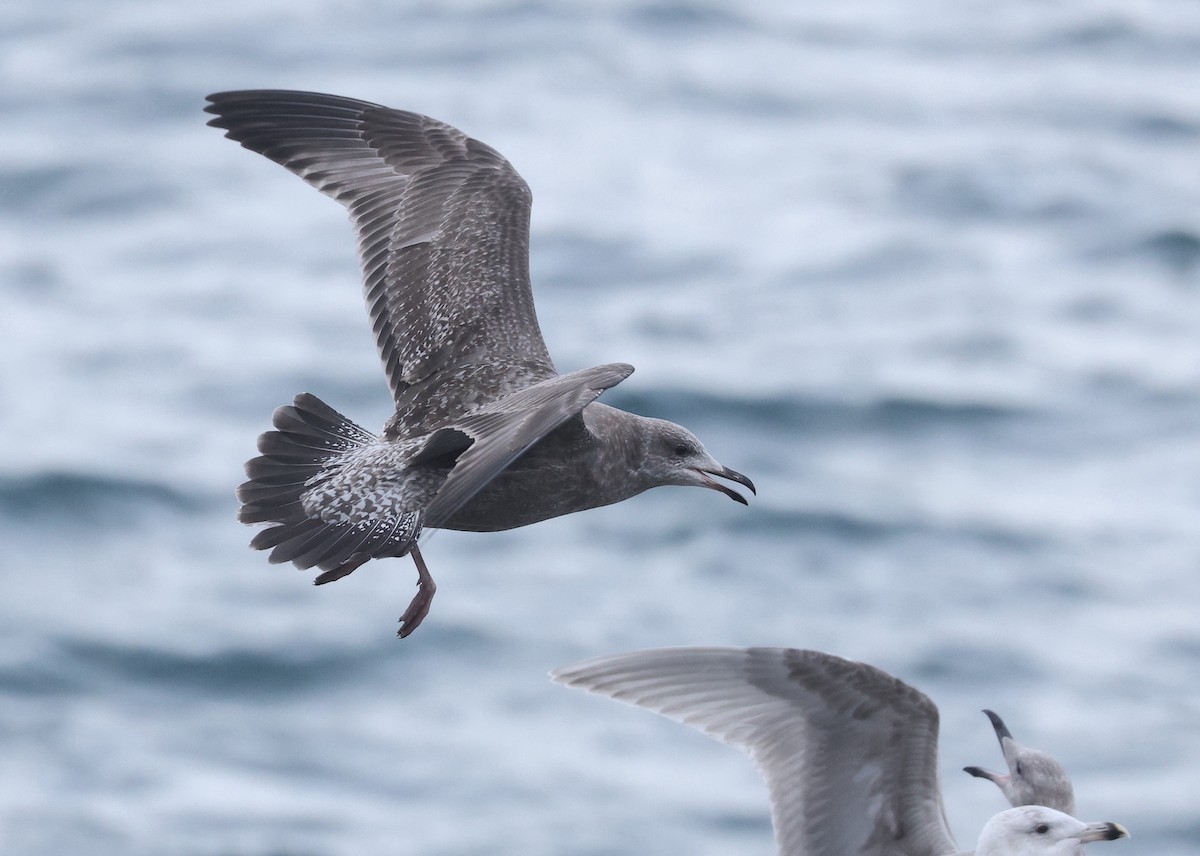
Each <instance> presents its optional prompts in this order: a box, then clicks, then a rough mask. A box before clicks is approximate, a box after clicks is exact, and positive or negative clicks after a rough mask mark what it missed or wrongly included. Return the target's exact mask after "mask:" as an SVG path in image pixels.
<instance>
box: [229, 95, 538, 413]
mask: <svg viewBox="0 0 1200 856" xmlns="http://www.w3.org/2000/svg"><path fill="white" fill-rule="evenodd" d="M209 102H210V104H209V105H208V107H207V108H206V110H207V111H208V112H210V113H215V114H216V115H217V118H215V119H213V120H212V121H210V122H209V124H210V125H214V126H216V127H218V128H223V129H225V131H226V136H228V137H229V138H231V139H233V140H236V141H237V142H239V143H241V144H242V145H243V146H245V147H246V148H248V149H250V150H252V151H255V152H258V153H259V154H262V155H264V156H266V157H268V158H270V159H271V160H273V161H275V162H276V163H279V164H282V165H283V166H284V167H286V168H287V169H289V170H291V171H292V172H293V173H295V174H296V175H298V176H300V177H301V178H303V179H304V180H305V181H307V182H308V183H309V184H311V185H312V186H313V187H315V188H317V189H318V190H320V191H321V192H322V193H325V194H327V195H329V196H331V197H333V198H334V199H336V200H337V201H338V202H340V203H342V204H343V205H345V206H346V207H347V208H348V209H349V211H350V216H351V219H352V221H353V222H354V226H355V229H356V230H357V233H358V241H359V258H360V261H361V263H362V268H363V276H364V293H365V297H366V301H367V306H368V309H369V311H370V314H371V320H372V324H373V328H374V332H375V338H376V343H377V345H378V347H379V354H380V358H381V359H382V361H383V364H384V369H385V371H386V372H387V377H388V381H389V383H390V385H391V388H392V393H393V397H394V398H395V400H396V403H397V406H398V408H401V409H403V407H414V406H415V408H416V410H417V411H418V412H419V411H421V410H422V409H423V407H427V406H433V407H435V409H441V410H446V409H449V410H450V411H453V410H454V409H455V408H454V407H452V406H451V407H449V408H446V407H445V406H444V405H442V406H438V404H437V402H435V403H434V404H432V405H430V404H428V403H425V402H421V401H419V400H418V401H414V400H412V399H413V395H412V393H411V392H409V390H410V387H412V386H413V385H415V384H420V385H421V389H423V390H425V391H426V393H427V394H428V395H433V396H437V397H439V398H441V399H453V398H455V397H456V396H458V395H461V394H463V392H464V390H463V389H462V388H461V387H460V385H459V384H458V383H456V381H455V376H456V373H459V374H461V371H460V370H461V369H462V368H463V367H464V366H469V365H472V364H477V363H486V364H493V365H504V366H511V367H513V369H514V371H515V372H516V374H517V375H518V376H524V377H527V378H528V382H530V383H532V382H535V381H537V380H541V379H544V378H548V377H552V376H554V374H555V371H554V366H553V363H552V361H551V359H550V355H549V353H548V352H547V351H546V345H545V342H544V341H543V340H542V334H541V330H540V329H539V327H538V323H537V316H536V313H535V310H534V304H533V295H532V292H531V290H530V286H529V209H530V199H531V197H530V193H529V187H528V186H527V185H526V183H525V181H524V180H523V179H522V178H521V176H520V175H518V174H517V172H516V170H514V169H513V168H512V166H511V165H510V164H509V163H508V161H506V160H505V159H504V158H503V157H502V156H501V155H500V154H499V153H498V152H497V151H495V150H494V149H492V148H491V147H490V146H487V145H485V144H483V143H481V142H479V141H478V140H474V139H471V138H470V137H468V136H466V135H465V134H463V133H462V132H461V131H458V130H457V129H455V128H452V127H451V126H449V125H446V124H444V123H442V122H439V121H437V120H435V119H430V118H428V117H426V116H422V115H419V114H417V113H409V112H405V111H401V110H391V109H388V108H386V107H382V106H380V105H377V104H371V103H369V102H366V101H358V100H355V99H352V98H342V97H339V96H333V95H321V94H317V93H308V92H288V91H275V90H250V91H242V92H222V93H217V94H214V95H210V96H209ZM431 379H437V381H438V382H437V383H435V384H430V383H422V382H425V381H430V380H431ZM477 392H478V390H471V393H472V394H477ZM455 415H458V414H455ZM431 427H435V426H431Z"/></svg>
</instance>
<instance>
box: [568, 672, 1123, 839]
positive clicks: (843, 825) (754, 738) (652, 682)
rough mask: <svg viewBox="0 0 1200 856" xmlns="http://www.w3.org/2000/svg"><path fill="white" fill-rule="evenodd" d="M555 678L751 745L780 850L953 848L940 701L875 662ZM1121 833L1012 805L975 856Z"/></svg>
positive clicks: (747, 747) (1119, 828) (985, 836)
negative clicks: (942, 773)
mask: <svg viewBox="0 0 1200 856" xmlns="http://www.w3.org/2000/svg"><path fill="white" fill-rule="evenodd" d="M551 676H552V677H553V678H554V680H556V681H558V682H560V683H564V684H567V685H569V686H573V687H579V688H581V689H585V690H588V691H590V692H594V693H599V694H601V695H607V696H610V697H612V698H614V699H617V700H619V701H623V702H626V703H628V704H632V705H637V706H639V707H644V708H647V709H648V710H652V711H654V712H656V713H660V714H662V715H663V716H666V717H668V718H670V719H673V720H675V721H676V722H682V723H684V724H685V725H690V726H692V727H693V728H696V729H698V730H700V731H703V732H704V733H706V734H708V735H709V736H710V737H713V738H714V739H717V740H720V741H723V742H725V743H729V744H730V745H733V746H737V747H740V748H742V749H744V750H746V751H747V752H748V753H749V754H750V755H751V757H752V758H753V759H754V761H755V763H756V764H757V765H758V769H759V772H760V773H762V775H763V778H765V779H766V782H767V786H768V789H769V791H770V796H771V819H772V823H773V825H774V827H775V839H776V842H777V844H778V848H779V854H780V856H851V854H854V855H855V856H901V854H902V856H948V854H955V853H957V852H958V847H957V846H956V845H955V843H954V838H953V836H952V835H951V833H950V828H949V826H948V824H947V822H946V816H945V810H944V808H943V805H942V790H941V784H940V780H939V776H938V746H937V743H938V711H937V707H936V706H935V705H934V704H933V702H932V701H930V699H929V698H928V697H927V696H926V695H925V694H924V693H922V692H920V691H919V690H917V689H915V688H913V687H911V686H909V685H908V684H906V683H904V682H903V681H901V680H899V679H897V678H894V677H892V676H891V675H889V674H887V673H886V672H884V671H882V670H880V669H877V668H875V667H874V666H869V665H867V664H865V663H856V662H854V661H851V660H845V659H842V658H841V657H836V656H833V655H832V654H825V653H822V652H820V651H802V650H797V649H792V648H662V649H656V650H648V651H634V652H632V653H628V654H617V655H614V656H608V657H598V658H596V659H592V660H585V661H583V662H580V663H576V664H574V665H571V666H565V667H563V668H561V669H557V670H555V671H554V672H552V673H551ZM1128 834H1129V833H1128V832H1126V830H1125V828H1124V827H1122V826H1120V825H1119V824H1115V823H1101V824H1085V823H1081V822H1079V821H1077V820H1075V819H1074V818H1072V817H1070V816H1069V815H1066V814H1063V813H1061V812H1058V811H1056V810H1054V809H1051V808H1046V807H1043V806H1037V807H1023V808H1014V809H1009V810H1008V811H1005V812H1002V813H1000V814H998V815H996V816H995V817H993V818H992V819H991V820H990V821H989V822H988V823H987V825H986V826H984V828H983V831H982V833H980V836H979V842H978V845H977V848H976V850H975V853H976V856H1072V854H1076V853H1079V852H1080V848H1081V847H1082V845H1083V844H1084V843H1086V842H1089V841H1099V840H1111V839H1115V838H1124V837H1127V836H1128Z"/></svg>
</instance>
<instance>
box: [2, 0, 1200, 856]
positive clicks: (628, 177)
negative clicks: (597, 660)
mask: <svg viewBox="0 0 1200 856" xmlns="http://www.w3.org/2000/svg"><path fill="white" fill-rule="evenodd" d="M0 79H2V80H3V81H4V84H5V85H4V86H3V87H0V153H2V157H0V186H2V187H3V189H4V192H3V194H0V300H2V307H3V308H2V309H0V364H2V366H3V371H2V373H0V436H2V437H3V440H4V442H3V443H2V444H0V539H2V541H3V544H4V545H5V549H4V551H3V552H4V558H3V560H2V563H0V567H2V568H3V581H4V585H5V592H4V596H3V597H2V598H0V852H3V853H5V854H10V853H12V854H30V856H51V854H53V856H59V854H63V853H87V854H92V855H93V856H117V854H119V856H318V854H319V855H320V856H343V854H345V856H349V854H355V856H360V854H364V853H387V854H421V856H451V854H454V856H458V855H459V854H485V853H486V854H496V853H501V854H503V853H511V854H518V853H519V854H522V856H562V854H573V856H635V854H672V853H677V854H684V853H686V854H689V856H717V854H721V856H731V854H747V856H750V854H760V856H761V854H768V853H771V852H772V843H771V833H770V822H769V818H768V812H767V804H766V792H765V788H764V786H763V785H762V784H761V783H760V782H759V780H758V778H757V775H756V774H755V772H754V770H753V767H752V765H751V763H750V762H749V761H748V759H746V758H745V757H743V756H741V755H740V754H739V753H737V752H734V751H731V750H729V749H727V748H725V747H721V746H719V745H717V744H715V743H712V742H711V741H708V740H706V739H705V738H704V737H702V736H700V735H698V734H695V733H692V732H690V731H688V730H686V729H683V728H680V727H679V726H677V725H675V724H673V723H669V722H666V721H665V720H661V719H659V718H657V717H653V716H650V715H649V714H646V713H644V712H642V711H637V710H633V709H629V708H625V707H622V706H619V705H616V704H613V703H612V702H609V701H606V700H603V699H599V698H591V697H587V696H585V695H583V694H581V693H577V692H574V691H571V690H567V689H564V688H562V687H560V686H556V685H553V684H551V683H550V682H549V681H548V680H547V678H546V672H547V671H548V670H549V669H551V668H553V667H556V666H560V665H564V664H566V663H568V662H571V661H573V660H576V659H580V658H583V657H587V656H592V655H596V654H603V653H612V652H616V651H622V650H630V649H634V648H641V647H649V646H661V645H678V644H727V645H787V646H795V647H811V648H819V649H822V650H827V651H832V652H835V653H838V654H842V655H844V656H849V657H853V658H855V659H861V660H866V661H868V662H871V663H874V664H876V665H879V666H881V667H883V668H885V669H887V670H889V671H891V672H893V673H894V674H896V675H898V676H900V677H902V678H904V679H905V680H908V681H910V682H911V683H914V684H915V685H917V686H919V687H921V688H922V689H923V690H925V691H926V692H927V693H929V694H930V696H931V697H932V698H933V699H934V700H935V701H936V702H937V704H938V705H939V706H940V708H941V711H942V755H941V759H940V765H941V770H942V778H943V783H944V786H945V790H946V802H947V810H948V813H949V816H950V819H951V823H952V825H953V827H954V830H955V833H956V835H957V837H958V841H959V844H960V845H961V846H962V847H963V848H964V849H969V848H970V847H971V846H973V844H974V839H975V836H976V835H977V833H978V830H979V829H980V827H981V826H982V824H983V822H984V821H985V820H986V819H987V818H988V817H989V816H990V815H991V814H992V813H994V812H996V811H998V810H1000V809H1001V808H1002V807H1003V805H1004V804H1003V801H1002V799H1001V797H1000V794H999V791H997V790H996V789H995V788H993V787H991V786H990V785H988V784H987V783H986V782H981V781H978V780H973V779H970V778H968V777H967V776H966V775H965V774H963V773H961V772H960V768H961V767H962V766H964V765H967V764H980V765H984V766H992V767H995V766H997V765H998V764H999V763H1000V758H999V750H998V748H997V747H996V744H995V740H994V737H993V735H992V733H991V730H990V727H989V725H988V723H987V720H986V719H985V718H984V717H983V715H982V714H981V713H980V709H981V708H984V707H988V708H992V709H994V710H996V711H998V712H999V713H1000V714H1001V715H1002V716H1004V718H1005V719H1006V721H1007V722H1008V724H1009V726H1010V727H1011V728H1012V729H1013V731H1014V733H1016V735H1017V736H1018V738H1020V739H1022V740H1024V741H1026V742H1028V743H1031V744H1033V745H1035V746H1038V747H1040V748H1043V749H1046V750H1048V751H1051V752H1052V753H1054V754H1055V755H1056V756H1057V757H1058V758H1059V759H1060V760H1062V762H1063V763H1064V764H1065V765H1066V766H1067V768H1068V769H1069V770H1070V771H1071V772H1072V774H1073V776H1074V778H1075V789H1076V795H1077V801H1078V806H1079V813H1080V815H1081V816H1083V817H1085V818H1086V819H1089V820H1116V821H1120V822H1122V823H1124V824H1125V825H1126V826H1127V827H1129V829H1130V830H1132V831H1133V834H1134V838H1133V840H1132V841H1129V842H1117V843H1113V844H1104V845H1097V846H1096V848H1095V849H1096V850H1097V852H1099V851H1100V850H1103V851H1104V853H1111V854H1113V856H1119V854H1121V853H1133V852H1135V851H1137V852H1145V853H1156V854H1159V856H1176V854H1185V853H1196V852H1198V851H1200V813H1198V812H1197V810H1196V794H1197V793H1200V96H1198V93H1200V7H1197V6H1196V5H1195V4H1194V3H1191V2H1184V0H1148V2H1144V3H1138V4H1128V3H1117V2H1082V0H1067V2H1058V3H1045V2H1041V1H1040V0H1039V2H1032V0H1029V1H1028V2H1011V3H980V2H955V0H919V1H918V2H915V3H914V2H901V0H868V2H859V3H844V4H834V3H826V4H819V3H794V2H790V0H755V2H744V3H732V2H730V3H717V2H702V1H701V0H679V2H650V0H614V2H600V3H596V2H590V0H561V2H548V0H546V1H545V2H536V0H535V2H525V0H438V2H428V3H423V2H419V3H407V2H383V0H357V2H332V0H287V2H283V0H261V2H259V1H258V0H251V2H240V3H234V2H228V0H209V2H203V3H195V2H194V3H182V2H176V0H167V2H160V3H153V4H148V3H144V2H135V0H112V1H111V2H107V3H105V4H101V5H97V4H95V3H92V2H84V0H58V1H57V2H54V3H47V2H43V0H8V2H7V3H5V4H4V5H3V7H0ZM259 87H285V88H299V89H314V90H319V91H326V92H334V93H338V94H344V95H349V96H354V97H358V98H364V99H368V100H372V101H377V102H381V103H385V104H388V105H391V106H395V107H402V108H406V109H412V110H417V111H420V112H424V113H428V114H430V115H433V116H436V117H438V118H440V119H444V120H446V121H448V122H451V123H452V124H454V125H456V126H458V127H461V128H462V129H464V130H465V131H467V132H468V133H470V134H472V135H474V136H476V137H478V138H480V139H482V140H485V141H486V142H488V143H490V144H491V145H493V146H495V147H496V148H497V149H499V150H500V151H502V152H503V153H504V154H505V155H506V156H507V157H508V158H509V159H510V160H511V161H512V162H513V164H514V165H515V166H516V167H517V168H518V169H519V170H520V171H521V173H522V174H523V175H524V176H525V178H526V179H527V180H528V182H529V184H530V185H531V187H532V189H533V194H534V198H535V202H534V214H533V257H532V267H533V276H534V287H535V294H536V297H537V301H538V311H539V316H540V319H541V324H542V327H543V330H544V331H545V335H546V339H547V342H548V344H549V346H550V349H551V352H552V353H553V354H554V356H555V360H556V362H557V364H558V366H559V367H560V369H562V370H564V371H565V370H573V369H577V368H582V367H586V366H590V365H595V364H598V363H603V362H610V361H618V360H620V361H628V362H631V363H633V364H635V365H636V366H637V372H636V373H635V374H634V375H633V376H632V377H631V378H630V379H629V380H627V381H625V382H624V383H623V384H622V385H621V386H620V387H617V388H616V389H613V390H612V391H611V392H610V393H606V396H605V400H606V401H608V402H610V403H612V404H616V405H619V406H623V407H627V408H630V409H633V410H636V411H638V412H641V413H646V414H650V415H655V416H662V417H666V418H670V419H673V420H675V421H678V422H681V423H684V424H686V425H688V426H689V427H690V428H692V429H693V430H695V431H696V433H697V434H698V435H699V436H700V437H701V438H703V440H704V441H705V443H706V445H707V446H708V448H709V449H710V450H711V451H712V452H713V453H714V455H715V456H716V457H717V458H719V459H720V460H721V461H722V462H724V463H726V464H728V465H729V466H732V467H734V468H736V469H738V470H742V471H744V472H746V473H748V474H749V475H751V476H752V477H753V478H754V480H755V481H756V483H757V484H758V487H759V496H758V498H757V499H756V500H755V501H753V502H752V503H751V506H750V508H748V509H746V508H742V507H740V506H735V505H734V504H733V503H730V502H728V501H726V500H725V499H723V498H722V497H721V496H720V495H719V494H716V493H710V492H702V491H688V490H682V489H664V490H657V491H652V492H650V493H648V494H646V495H643V496H641V497H638V498H636V499H634V500H631V501H629V502H626V503H623V504H620V505H617V506H614V507H611V508H606V509H600V510H596V511H591V512H588V513H586V514H579V515H574V516H570V517H566V518H560V519H557V520H554V521H549V522H546V523H543V524H538V525H537V526H533V527H528V528H525V529H521V530H515V531H512V532H506V533H496V534H464V533H454V532H440V533H434V536H433V537H431V538H429V539H428V541H427V543H426V544H425V546H424V547H423V551H424V553H425V556H426V558H427V559H428V561H429V563H430V566H431V568H432V570H433V573H434V576H435V578H436V579H437V580H438V583H439V593H438V595H437V598H436V600H435V602H434V606H433V612H432V615H431V616H430V618H429V619H428V621H427V623H426V624H425V625H424V626H423V627H422V628H421V629H420V630H419V631H418V632H417V633H416V634H415V635H414V636H412V637H411V638H409V639H407V640H404V641H398V640H397V639H395V637H394V630H395V621H396V619H397V617H398V616H399V614H400V612H402V611H403V608H404V606H405V604H406V603H407V602H408V599H409V597H410V596H411V593H412V591H413V584H414V582H415V574H414V572H413V569H412V566H411V563H409V562H408V561H407V560H401V561H382V562H378V563H372V564H371V565H368V566H366V567H364V568H363V569H362V570H360V571H359V572H358V573H356V574H354V575H353V576H351V577H348V578H347V579H345V580H343V581H340V582H339V583H338V584H337V585H332V586H325V587H322V588H319V589H318V588H313V587H312V586H311V585H310V584H309V583H310V578H311V575H310V574H308V573H303V572H297V571H296V570H294V569H293V568H291V567H290V566H283V567H280V566H271V565H268V564H267V562H266V559H265V556H264V555H263V554H261V553H255V552H252V551H250V550H249V549H247V546H246V543H247V541H248V539H249V538H250V536H251V534H252V532H251V530H250V529H248V528H246V527H244V526H241V525H239V524H238V523H237V522H236V521H235V520H234V514H235V511H236V505H237V504H236V501H235V499H234V497H233V489H234V487H235V486H236V485H237V484H238V482H239V481H240V480H241V478H242V463H243V461H245V459H247V458H248V457H250V456H252V455H253V454H254V441H255V437H256V435H257V434H258V433H259V432H260V431H262V430H264V429H265V428H266V427H268V424H269V416H270V413H271V410H272V409H273V408H274V407H276V406H277V405H279V404H283V403H285V402H287V401H289V400H290V399H291V397H292V396H293V395H294V394H295V393H297V392H301V391H309V392H312V393H314V394H316V395H318V396H320V397H321V398H322V399H324V400H326V401H328V402H330V403H331V404H332V405H333V406H335V407H337V408H338V409H339V410H341V411H343V412H345V413H347V414H348V415H350V416H352V417H353V418H355V419H356V420H358V421H359V422H361V423H362V424H364V425H366V426H368V427H369V428H372V429H377V428H378V427H380V426H381V425H382V423H383V421H384V419H385V418H386V417H387V415H388V404H389V397H388V394H387V391H386V387H385V385H384V383H383V375H382V372H381V371H380V370H379V366H378V362H377V359H376V356H375V353H374V347H373V344H372V341H371V336H370V333H369V328H368V323H367V319H366V314H365V312H364V310H363V307H362V304H361V298H360V295H359V285H358V271H357V267H356V261H355V258H354V253H353V238H352V235H351V231H350V228H349V226H348V224H347V223H346V218H345V214H344V212H343V211H342V209H340V208H339V207H338V206H337V205H336V204H334V203H333V202H332V201H330V200H328V199H325V198H323V197H321V196H320V195H319V194H317V193H315V192H314V191H313V190H312V189H310V188H308V187H306V186H305V185H304V184H303V183H302V182H300V181H298V180H296V179H295V178H294V177H292V176H290V175H288V174H287V173H286V172H284V171H283V170H282V169H280V168H279V167H277V166H275V165H274V164H271V163H269V162H268V161H266V160H265V159H263V158H261V157H258V156H255V155H252V154H250V153H248V152H246V151H244V150H241V149H240V148H239V147H237V146H236V145H234V144H233V143H230V142H229V141H227V140H224V139H222V136H221V134H220V133H219V132H218V131H216V130H214V129H212V128H208V127H205V119H206V118H207V117H206V116H205V114H203V113H202V112H201V109H202V106H203V97H204V95H205V94H207V93H209V92H212V91H217V90H222V89H235V88H259Z"/></svg>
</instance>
